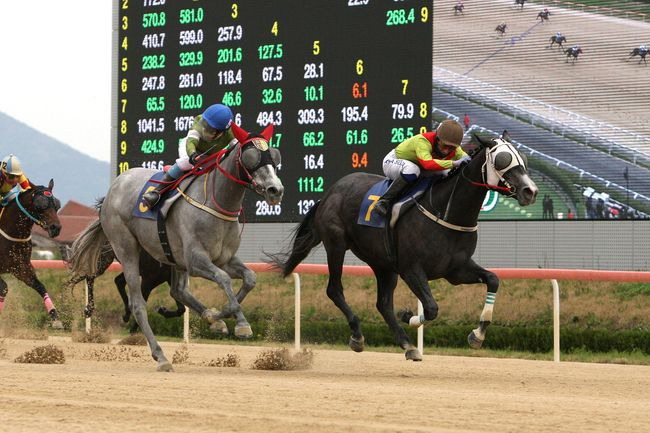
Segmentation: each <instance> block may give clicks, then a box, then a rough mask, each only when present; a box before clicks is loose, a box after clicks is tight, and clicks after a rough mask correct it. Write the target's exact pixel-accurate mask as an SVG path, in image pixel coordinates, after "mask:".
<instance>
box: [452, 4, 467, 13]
mask: <svg viewBox="0 0 650 433" xmlns="http://www.w3.org/2000/svg"><path fill="white" fill-rule="evenodd" d="M463 9H465V5H464V4H462V3H459V4H456V5H454V9H453V10H454V16H456V15H458V14H461V15H465V14H464V13H463Z"/></svg>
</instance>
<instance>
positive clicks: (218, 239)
mask: <svg viewBox="0 0 650 433" xmlns="http://www.w3.org/2000/svg"><path fill="white" fill-rule="evenodd" d="M231 129H232V131H233V135H234V136H235V138H236V139H237V140H238V141H239V144H238V145H237V146H236V147H235V148H234V149H231V150H230V151H228V152H224V151H221V152H219V153H217V154H215V155H212V156H210V157H207V158H204V159H203V160H202V161H200V162H199V164H197V166H196V167H195V169H194V170H193V172H195V171H198V172H201V173H203V176H207V178H205V184H206V185H207V187H206V189H207V191H206V190H204V185H203V182H193V183H191V184H190V185H189V186H187V189H186V190H185V191H184V192H183V194H182V195H183V198H184V200H181V199H179V200H178V201H177V202H176V203H175V204H174V205H173V206H172V208H171V209H170V210H169V213H168V215H167V218H166V219H165V220H164V221H161V223H158V222H157V221H154V220H149V219H143V218H137V217H134V216H133V215H132V212H133V209H134V208H135V206H136V205H138V203H141V202H140V191H141V189H142V188H143V185H145V184H146V182H147V180H148V179H149V178H150V177H151V176H152V175H153V174H154V172H153V171H151V170H145V169H141V168H134V169H131V170H128V171H125V172H124V173H122V174H121V175H119V176H118V177H117V178H116V179H115V180H114V181H113V183H112V185H111V187H110V189H109V190H108V193H107V195H106V198H105V199H104V201H103V203H102V205H101V209H100V214H99V220H97V221H96V222H95V223H93V224H91V225H90V226H89V227H88V228H87V229H86V230H85V231H84V232H83V233H82V234H81V235H80V236H79V238H77V240H75V242H74V244H73V246H72V256H71V260H70V261H71V264H72V272H73V274H75V275H95V274H96V269H97V263H98V259H99V256H100V252H101V251H102V249H103V248H107V247H109V248H112V250H113V251H114V252H115V256H116V257H117V259H118V260H119V261H120V263H122V267H123V271H124V277H125V278H126V282H127V284H128V287H129V307H130V309H131V312H132V313H133V315H134V317H135V320H136V322H137V323H138V326H139V327H140V329H141V330H142V332H143V334H144V336H145V337H146V339H147V342H148V343H149V347H150V349H151V354H152V357H153V358H154V360H156V361H157V368H158V370H159V371H171V370H172V365H171V363H170V362H169V361H168V360H167V358H166V357H165V354H164V353H163V351H162V349H161V348H160V345H159V344H158V342H157V341H156V338H155V336H154V334H153V332H152V331H151V326H150V325H149V321H148V318H147V310H146V304H145V301H144V298H143V296H142V291H141V285H140V273H141V272H140V251H141V249H144V250H146V251H147V253H149V254H150V255H151V256H152V257H153V258H154V259H155V260H157V261H158V262H161V263H166V264H168V265H170V266H172V274H171V279H172V284H171V295H172V297H173V298H174V299H175V300H177V301H178V302H180V303H182V304H184V305H186V306H188V307H190V308H191V309H192V310H194V311H195V312H196V313H198V314H199V315H200V316H201V317H202V318H204V319H205V320H207V321H208V322H209V323H210V324H211V328H212V329H214V330H216V331H217V332H221V333H227V332H228V328H227V326H226V324H225V322H224V321H223V320H222V319H224V318H226V317H232V316H234V317H235V318H236V326H235V335H236V336H237V337H240V338H247V337H250V336H252V334H253V332H252V330H251V327H250V325H249V323H248V321H247V320H246V317H245V316H244V313H243V312H242V309H241V305H240V302H242V301H243V299H244V298H245V297H246V295H247V294H248V292H249V291H250V290H251V289H252V288H253V287H254V286H255V273H254V272H253V271H252V270H250V269H249V268H247V267H246V265H244V263H243V262H242V261H241V260H240V259H239V258H238V257H237V256H236V255H235V253H236V252H237V249H238V248H239V244H240V241H241V238H240V225H239V222H238V218H237V214H238V210H239V209H241V207H242V203H243V200H244V192H245V191H246V189H247V188H248V189H252V190H253V191H255V192H256V193H257V194H259V195H260V196H262V197H264V199H265V200H266V202H267V203H268V204H270V205H273V206H274V205H276V204H278V203H279V202H280V201H281V200H282V195H283V193H284V187H283V186H282V182H281V181H280V179H279V178H278V176H277V171H276V170H277V166H278V165H279V164H280V152H279V151H278V150H277V149H275V148H271V147H269V144H268V141H269V139H270V137H271V136H272V134H273V127H272V126H269V127H267V128H266V129H265V130H264V131H263V132H262V133H261V134H259V135H254V134H248V133H247V132H246V131H244V130H243V129H241V128H240V127H239V126H237V125H236V124H234V123H233V124H232V126H231ZM202 201H203V203H202ZM204 203H205V204H204ZM233 210H234V211H233ZM224 213H226V214H228V215H226V214H224ZM233 215H234V216H233ZM161 228H165V231H166V233H167V236H166V237H167V239H166V242H165V244H164V245H163V244H162V242H161V240H160V237H159V231H160V230H161ZM109 244H110V246H109ZM188 275H192V276H198V277H203V278H206V279H208V280H211V281H214V282H215V283H217V284H218V285H219V286H221V287H222V288H223V289H224V291H225V292H226V296H227V298H228V304H227V305H226V306H224V308H223V309H222V311H216V310H214V309H208V308H206V307H205V306H204V305H203V304H202V303H201V302H199V300H198V299H196V298H195V297H194V295H192V293H191V292H190V291H189V289H188V287H187V280H188ZM231 278H238V279H242V280H243V284H242V287H241V289H240V290H239V292H238V293H237V294H236V295H235V293H234V292H233V289H232V280H231Z"/></svg>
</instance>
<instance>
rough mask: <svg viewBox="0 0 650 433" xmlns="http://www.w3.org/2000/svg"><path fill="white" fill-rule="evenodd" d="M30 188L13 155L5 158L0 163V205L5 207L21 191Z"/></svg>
mask: <svg viewBox="0 0 650 433" xmlns="http://www.w3.org/2000/svg"><path fill="white" fill-rule="evenodd" d="M29 188H31V184H30V183H29V180H28V179H27V177H25V175H24V174H23V169H22V167H21V165H20V161H19V160H18V158H17V157H15V156H14V155H9V156H6V157H5V158H4V159H3V160H2V162H1V163H0V198H1V200H0V205H1V206H6V205H7V204H9V202H10V201H11V200H12V199H13V198H14V197H15V196H16V195H18V194H20V193H21V192H22V191H25V190H27V189H29Z"/></svg>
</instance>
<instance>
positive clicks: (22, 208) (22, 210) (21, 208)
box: [0, 196, 45, 242]
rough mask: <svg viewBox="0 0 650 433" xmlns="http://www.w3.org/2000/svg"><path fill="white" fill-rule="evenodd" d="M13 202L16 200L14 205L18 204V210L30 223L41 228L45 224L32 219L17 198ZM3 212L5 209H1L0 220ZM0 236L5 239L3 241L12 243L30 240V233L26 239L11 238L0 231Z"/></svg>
mask: <svg viewBox="0 0 650 433" xmlns="http://www.w3.org/2000/svg"><path fill="white" fill-rule="evenodd" d="M15 200H16V203H17V204H18V208H19V209H20V211H21V212H22V213H24V214H25V215H27V216H28V217H29V218H30V219H31V220H32V221H34V222H35V223H36V224H38V225H39V226H41V227H43V226H44V224H45V223H43V222H42V221H40V220H37V219H36V218H34V217H33V216H32V215H31V214H30V213H29V212H28V211H27V209H25V208H24V207H23V205H22V204H21V203H20V200H18V196H16V199H15ZM4 212H5V208H4V207H3V208H2V210H0V219H2V215H3V214H4ZM0 235H2V237H3V238H5V239H7V240H9V241H12V242H29V241H31V240H32V234H31V233H30V234H29V236H27V237H26V238H15V237H13V236H10V235H8V234H7V233H6V232H5V231H4V230H2V229H0Z"/></svg>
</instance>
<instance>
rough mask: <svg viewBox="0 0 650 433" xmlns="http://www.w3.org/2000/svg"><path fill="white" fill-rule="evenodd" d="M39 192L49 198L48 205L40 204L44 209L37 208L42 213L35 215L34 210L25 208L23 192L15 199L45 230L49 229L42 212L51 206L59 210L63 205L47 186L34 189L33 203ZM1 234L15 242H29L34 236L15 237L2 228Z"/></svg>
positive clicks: (25, 212) (28, 216) (24, 212)
mask: <svg viewBox="0 0 650 433" xmlns="http://www.w3.org/2000/svg"><path fill="white" fill-rule="evenodd" d="M39 193H42V194H41V196H42V197H45V198H46V199H47V205H46V206H39V207H42V209H38V208H37V209H36V210H37V211H39V213H40V215H39V214H35V215H36V216H34V214H33V213H32V212H30V211H29V210H27V208H25V206H23V204H22V203H21V202H20V196H21V195H22V194H23V193H20V194H18V195H16V198H15V201H16V205H17V206H18V209H19V210H20V211H21V212H22V213H23V214H24V215H25V216H26V217H27V218H29V219H30V220H32V221H33V222H34V223H35V224H36V225H38V226H40V227H42V228H43V230H47V223H46V222H45V221H44V220H43V219H42V213H43V212H45V211H46V210H47V209H50V208H52V209H55V210H57V209H59V208H60V207H61V205H60V202H59V201H58V199H56V198H55V197H54V195H52V192H51V191H50V190H49V189H47V188H36V189H34V190H33V194H32V204H34V202H35V200H36V199H37V197H36V196H37V194H39ZM34 206H36V205H34ZM4 210H5V208H4V207H3V208H2V210H0V218H2V215H3V213H4ZM0 235H2V236H3V237H4V238H5V239H8V240H10V241H13V242H28V241H30V240H31V238H32V236H31V235H29V236H28V237H27V238H14V237H12V236H9V235H8V234H7V233H5V232H4V231H3V230H1V229H0Z"/></svg>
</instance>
